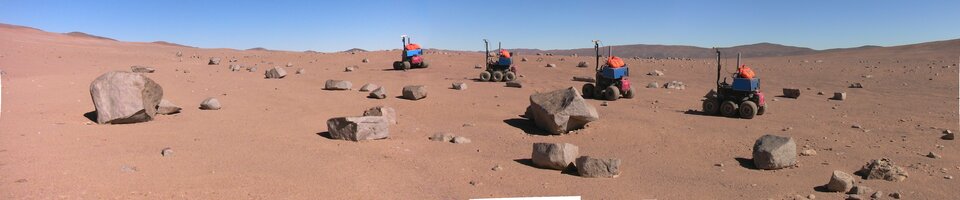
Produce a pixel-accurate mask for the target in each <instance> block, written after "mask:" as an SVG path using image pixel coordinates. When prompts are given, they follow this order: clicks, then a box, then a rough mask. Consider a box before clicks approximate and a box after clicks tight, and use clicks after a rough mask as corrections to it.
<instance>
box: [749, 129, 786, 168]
mask: <svg viewBox="0 0 960 200" xmlns="http://www.w3.org/2000/svg"><path fill="white" fill-rule="evenodd" d="M753 164H754V165H756V167H757V168H759V169H767V170H774V169H782V168H785V167H792V166H794V165H796V164H797V143H796V142H794V140H793V138H790V137H782V136H776V135H764V136H762V137H760V138H759V139H757V141H756V142H755V143H753Z"/></svg>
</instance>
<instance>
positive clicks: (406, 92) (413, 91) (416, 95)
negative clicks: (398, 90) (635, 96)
mask: <svg viewBox="0 0 960 200" xmlns="http://www.w3.org/2000/svg"><path fill="white" fill-rule="evenodd" d="M403 98H404V99H409V100H420V99H423V98H427V87H426V86H423V85H408V86H403Z"/></svg>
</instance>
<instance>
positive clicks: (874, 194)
mask: <svg viewBox="0 0 960 200" xmlns="http://www.w3.org/2000/svg"><path fill="white" fill-rule="evenodd" d="M880 197H883V192H882V191H879V190H878V191H876V192H874V193H873V195H870V198H874V199H879V198H880Z"/></svg>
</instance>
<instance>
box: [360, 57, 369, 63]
mask: <svg viewBox="0 0 960 200" xmlns="http://www.w3.org/2000/svg"><path fill="white" fill-rule="evenodd" d="M360 62H363V63H368V62H370V60H367V59H366V58H364V59H363V60H362V61H360Z"/></svg>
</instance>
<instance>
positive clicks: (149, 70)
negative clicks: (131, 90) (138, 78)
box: [130, 65, 156, 73]
mask: <svg viewBox="0 0 960 200" xmlns="http://www.w3.org/2000/svg"><path fill="white" fill-rule="evenodd" d="M130 71H131V72H134V73H153V72H154V71H156V70H155V69H153V68H152V67H147V66H139V65H134V66H130Z"/></svg>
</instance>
